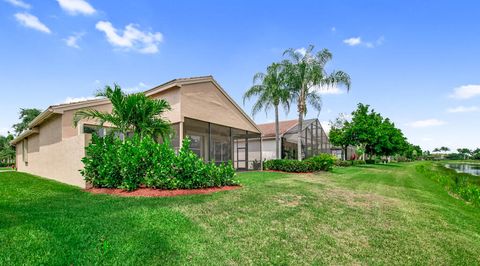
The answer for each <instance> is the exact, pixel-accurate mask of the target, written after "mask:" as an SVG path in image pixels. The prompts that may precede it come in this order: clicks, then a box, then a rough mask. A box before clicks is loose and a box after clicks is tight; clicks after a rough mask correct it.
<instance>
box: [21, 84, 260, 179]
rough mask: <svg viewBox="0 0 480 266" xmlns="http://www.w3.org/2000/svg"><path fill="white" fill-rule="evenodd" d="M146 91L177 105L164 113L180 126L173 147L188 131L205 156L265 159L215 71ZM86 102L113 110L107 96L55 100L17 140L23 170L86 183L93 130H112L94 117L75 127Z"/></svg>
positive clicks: (245, 165) (245, 161)
mask: <svg viewBox="0 0 480 266" xmlns="http://www.w3.org/2000/svg"><path fill="white" fill-rule="evenodd" d="M144 93H145V94H146V95H147V96H148V97H151V98H154V99H158V98H162V99H165V100H167V101H168V102H169V103H170V105H171V107H172V110H171V111H168V112H166V113H165V114H164V116H165V118H166V119H168V120H170V122H171V123H172V127H173V129H174V131H175V132H176V135H175V137H174V139H173V140H172V145H173V146H174V148H176V149H178V148H179V147H180V146H181V141H182V139H183V138H184V137H189V138H190V139H191V144H190V148H191V149H192V151H194V152H195V153H197V154H198V155H199V156H200V157H201V158H203V159H204V160H205V161H215V162H216V163H222V162H228V161H232V162H233V164H234V167H235V168H237V169H239V170H247V169H253V168H254V165H255V164H254V162H258V161H262V157H261V156H262V154H261V145H260V144H259V143H261V140H260V139H261V131H260V129H259V128H258V127H257V125H256V124H255V122H253V120H252V119H251V118H250V117H249V116H248V115H247V114H246V113H245V112H244V111H243V110H242V109H241V108H240V106H239V105H238V104H236V103H235V101H234V100H233V99H232V98H231V97H230V96H229V95H228V94H227V93H226V92H225V90H223V89H222V87H221V86H220V85H219V84H218V83H217V82H216V81H215V80H214V79H213V77H212V76H205V77H195V78H182V79H175V80H172V81H169V82H167V83H164V84H162V85H159V86H157V87H155V88H153V89H150V90H147V91H145V92H144ZM86 108H92V109H96V110H99V111H106V112H110V111H111V110H112V105H111V103H110V101H109V100H108V99H95V100H89V101H83V102H77V103H69V104H60V105H53V106H50V107H49V108H47V110H45V111H44V112H43V113H41V114H40V115H39V116H38V117H36V118H35V119H34V120H33V121H32V122H31V123H30V125H29V129H28V130H27V131H25V132H23V133H22V134H20V135H19V136H18V137H17V138H15V139H14V140H13V141H12V144H13V145H15V146H16V151H17V155H16V163H17V168H18V170H19V171H22V172H27V173H31V174H35V175H39V176H44V177H47V178H51V179H54V180H57V181H60V182H64V183H67V184H71V185H75V186H80V187H85V186H86V183H85V181H84V179H83V177H82V176H81V175H80V172H79V170H80V169H82V168H83V164H82V162H81V159H82V158H83V157H84V156H85V147H86V146H87V145H88V144H89V142H90V139H91V134H92V133H93V132H96V133H97V134H99V135H100V136H102V135H105V134H108V133H109V131H111V130H112V128H109V127H108V125H105V126H104V127H100V126H99V123H98V122H97V121H94V120H82V121H80V122H79V125H78V127H74V126H73V116H74V114H75V112H76V111H78V110H81V109H86Z"/></svg>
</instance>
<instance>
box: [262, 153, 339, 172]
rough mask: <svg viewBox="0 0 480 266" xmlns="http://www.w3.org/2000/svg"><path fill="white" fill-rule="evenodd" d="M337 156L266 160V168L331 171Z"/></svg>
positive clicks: (294, 170)
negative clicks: (299, 159) (301, 159)
mask: <svg viewBox="0 0 480 266" xmlns="http://www.w3.org/2000/svg"><path fill="white" fill-rule="evenodd" d="M335 161H336V158H335V156H333V155H330V154H320V155H317V156H315V157H311V158H309V159H306V160H303V161H298V160H289V159H284V160H282V159H275V160H268V161H265V162H264V164H263V167H264V169H266V170H274V171H283V172H292V173H308V172H316V171H329V170H331V169H332V167H333V165H334V164H335Z"/></svg>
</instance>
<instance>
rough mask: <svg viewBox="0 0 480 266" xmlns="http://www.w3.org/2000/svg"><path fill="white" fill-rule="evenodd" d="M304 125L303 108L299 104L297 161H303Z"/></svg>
mask: <svg viewBox="0 0 480 266" xmlns="http://www.w3.org/2000/svg"><path fill="white" fill-rule="evenodd" d="M302 125H303V108H302V106H301V104H300V103H299V108H298V133H297V159H298V160H299V161H301V160H302V132H301V131H302V127H303V126H302Z"/></svg>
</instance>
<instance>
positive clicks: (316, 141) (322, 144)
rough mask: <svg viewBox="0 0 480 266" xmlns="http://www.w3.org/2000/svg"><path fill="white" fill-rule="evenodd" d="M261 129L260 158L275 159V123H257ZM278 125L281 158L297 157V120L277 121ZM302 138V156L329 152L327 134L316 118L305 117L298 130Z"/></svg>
mask: <svg viewBox="0 0 480 266" xmlns="http://www.w3.org/2000/svg"><path fill="white" fill-rule="evenodd" d="M258 127H259V128H260V131H262V154H263V156H262V158H264V159H267V160H269V159H275V153H276V149H275V123H267V124H260V125H258ZM279 127H280V132H279V133H280V147H281V149H280V154H281V157H282V159H296V158H297V136H298V134H299V130H298V120H286V121H280V122H279ZM300 134H301V138H302V154H303V156H302V157H303V158H308V157H312V156H315V155H317V154H319V153H331V150H330V148H331V145H330V142H329V141H328V137H327V134H326V132H325V130H324V129H323V127H322V125H321V124H320V121H318V119H306V120H304V121H303V125H302V129H301V130H300Z"/></svg>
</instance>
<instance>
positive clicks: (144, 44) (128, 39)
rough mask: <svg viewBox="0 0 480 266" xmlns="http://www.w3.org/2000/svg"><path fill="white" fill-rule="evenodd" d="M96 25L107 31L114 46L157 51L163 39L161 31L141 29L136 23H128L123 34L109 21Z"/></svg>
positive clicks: (151, 52)
mask: <svg viewBox="0 0 480 266" xmlns="http://www.w3.org/2000/svg"><path fill="white" fill-rule="evenodd" d="M95 27H96V28H97V30H99V31H103V32H104V33H105V35H106V37H107V40H108V42H110V44H112V45H113V46H115V47H119V48H122V49H124V50H134V51H137V52H140V53H143V54H154V53H157V52H158V46H159V45H160V43H161V42H162V41H163V35H162V34H161V33H160V32H153V33H152V32H146V31H140V30H139V29H138V28H136V25H134V24H128V25H127V26H126V27H125V29H124V30H123V34H121V35H120V34H118V33H117V32H118V30H117V29H116V28H114V27H113V25H112V23H110V22H109V21H99V22H98V23H97V25H95Z"/></svg>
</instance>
